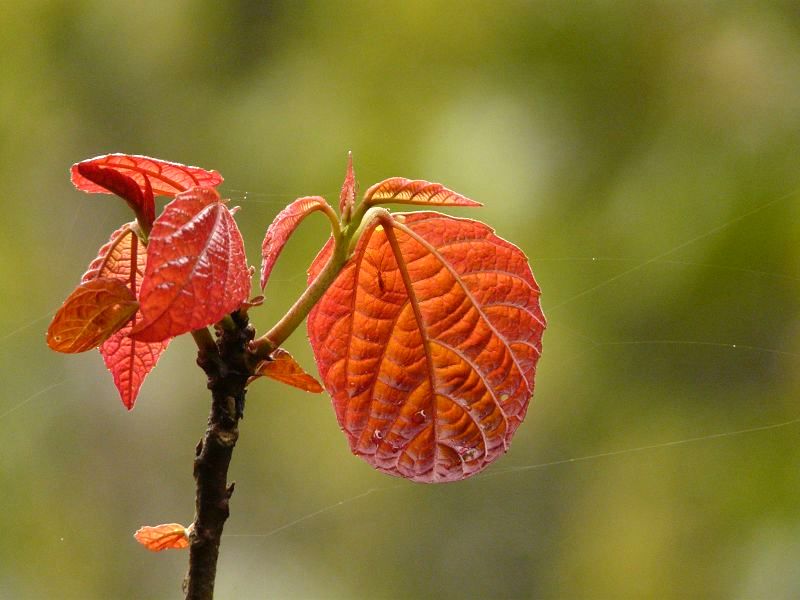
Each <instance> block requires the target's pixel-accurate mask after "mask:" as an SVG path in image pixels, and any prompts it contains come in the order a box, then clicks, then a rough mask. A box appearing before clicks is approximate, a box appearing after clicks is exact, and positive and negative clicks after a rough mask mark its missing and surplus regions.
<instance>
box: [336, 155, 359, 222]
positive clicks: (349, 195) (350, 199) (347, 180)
mask: <svg viewBox="0 0 800 600" xmlns="http://www.w3.org/2000/svg"><path fill="white" fill-rule="evenodd" d="M355 201H356V177H355V174H354V173H353V153H352V152H348V153H347V173H346V174H345V176H344V183H343V184H342V191H341V192H340V193H339V214H341V215H342V216H344V215H347V218H348V219H349V215H350V213H351V212H352V210H353V205H354V204H355ZM345 220H347V219H345Z"/></svg>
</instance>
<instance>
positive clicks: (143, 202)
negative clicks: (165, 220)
mask: <svg viewBox="0 0 800 600" xmlns="http://www.w3.org/2000/svg"><path fill="white" fill-rule="evenodd" d="M73 168H74V169H76V172H77V174H78V176H82V177H83V178H85V179H86V180H88V181H90V182H92V183H95V184H97V185H98V186H100V188H101V189H102V191H104V192H106V191H107V192H111V193H113V194H116V195H117V196H119V197H120V198H122V199H123V200H125V201H126V202H127V203H128V205H129V206H130V207H131V209H133V212H134V213H135V214H136V215H137V216H139V215H141V217H142V219H143V220H144V221H145V223H144V225H145V226H147V227H149V226H150V225H152V223H153V220H154V219H155V218H156V214H155V211H156V205H155V200H154V198H153V188H152V187H151V186H150V180H149V179H148V178H146V177H145V178H144V185H143V186H142V185H139V184H138V183H137V182H136V180H135V179H133V177H129V176H128V175H125V174H123V173H122V172H120V171H116V170H114V169H110V168H107V167H101V166H100V165H98V164H96V163H93V162H83V163H78V164H77V165H74V167H73ZM74 180H75V172H73V182H74Z"/></svg>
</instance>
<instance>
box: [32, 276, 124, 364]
mask: <svg viewBox="0 0 800 600" xmlns="http://www.w3.org/2000/svg"><path fill="white" fill-rule="evenodd" d="M138 306H139V305H138V303H137V302H136V298H135V297H134V295H133V292H131V290H130V289H129V288H128V286H126V285H125V284H124V283H122V282H121V281H119V280H118V279H110V278H105V277H104V278H99V279H95V280H93V281H87V282H86V283H81V284H80V285H79V286H78V287H77V288H75V291H73V292H72V294H70V295H69V297H68V298H67V299H66V300H65V301H64V304H63V305H62V306H61V308H60V309H58V312H57V313H56V314H55V316H54V317H53V321H52V322H51V323H50V327H49V328H48V330H47V345H48V346H50V348H52V349H53V350H56V351H57V352H67V353H74V352H85V351H86V350H90V349H92V348H96V347H97V346H99V345H100V344H101V343H102V342H103V341H105V340H106V339H108V338H109V337H110V336H111V335H112V334H113V333H114V332H115V331H117V330H118V329H120V328H121V327H122V326H123V325H125V323H127V322H128V321H129V320H130V318H131V317H132V316H133V314H134V313H135V312H136V308H137V307H138Z"/></svg>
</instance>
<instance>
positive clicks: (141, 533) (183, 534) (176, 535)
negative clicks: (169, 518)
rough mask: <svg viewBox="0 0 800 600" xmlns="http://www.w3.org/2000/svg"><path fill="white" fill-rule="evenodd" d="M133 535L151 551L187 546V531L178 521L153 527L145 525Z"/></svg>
mask: <svg viewBox="0 0 800 600" xmlns="http://www.w3.org/2000/svg"><path fill="white" fill-rule="evenodd" d="M133 537H135V538H136V541H137V542H139V543H140V544H141V545H142V546H144V547H145V548H147V549H148V550H150V551H151V552H161V551H162V550H170V549H178V550H180V549H181V548H188V547H189V531H188V530H187V529H186V528H185V527H184V526H183V525H181V524H180V523H165V524H163V525H156V526H154V527H151V526H147V525H145V526H144V527H140V528H139V529H138V530H137V531H136V533H134V534H133Z"/></svg>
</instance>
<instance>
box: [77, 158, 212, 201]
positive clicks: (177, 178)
mask: <svg viewBox="0 0 800 600" xmlns="http://www.w3.org/2000/svg"><path fill="white" fill-rule="evenodd" d="M81 165H94V166H97V167H103V168H106V169H113V170H114V171H117V172H119V173H121V174H123V175H126V176H128V177H130V178H132V179H133V180H134V181H135V182H136V183H137V185H139V187H140V188H142V190H144V189H145V188H146V187H147V185H148V183H149V185H150V186H151V188H152V191H153V193H154V194H156V195H160V196H174V195H175V194H177V193H179V192H183V191H186V190H188V189H190V188H193V187H214V186H216V185H219V184H220V183H222V176H221V175H220V174H219V173H217V172H216V171H208V170H206V169H201V168H200V167H190V166H186V165H181V164H178V163H174V162H169V161H166V160H160V159H157V158H150V157H149V156H140V155H137V154H105V155H102V156H96V157H94V158H89V159H87V160H83V161H81V162H79V163H76V164H74V165H72V169H71V176H72V183H73V185H74V186H75V187H76V188H78V189H79V190H82V191H84V192H90V193H103V194H109V193H116V192H115V191H112V190H109V189H108V188H106V187H105V186H103V185H98V184H97V183H96V182H94V181H91V180H90V179H87V178H86V177H84V176H83V175H81V173H80V170H79V167H80V166H81Z"/></svg>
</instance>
